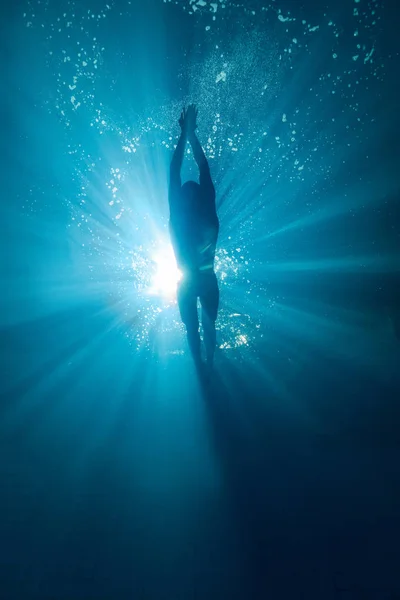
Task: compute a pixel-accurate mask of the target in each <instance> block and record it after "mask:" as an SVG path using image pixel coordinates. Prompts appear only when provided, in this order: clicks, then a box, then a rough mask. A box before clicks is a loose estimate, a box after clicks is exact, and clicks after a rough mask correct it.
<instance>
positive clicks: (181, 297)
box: [178, 280, 201, 363]
mask: <svg viewBox="0 0 400 600" xmlns="http://www.w3.org/2000/svg"><path fill="white" fill-rule="evenodd" d="M178 306H179V312H180V314H181V319H182V322H183V323H184V325H185V327H186V333H187V339H188V344H189V349H190V352H191V354H192V356H193V358H194V360H195V362H196V363H197V362H199V361H200V358H201V356H200V334H199V316H198V313H197V294H196V290H195V289H193V286H191V285H190V284H189V283H188V281H187V280H183V281H181V283H180V284H179V287H178Z"/></svg>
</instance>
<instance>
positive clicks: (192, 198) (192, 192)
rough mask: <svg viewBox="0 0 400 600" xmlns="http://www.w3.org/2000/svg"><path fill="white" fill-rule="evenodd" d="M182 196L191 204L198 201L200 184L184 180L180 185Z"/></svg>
mask: <svg viewBox="0 0 400 600" xmlns="http://www.w3.org/2000/svg"><path fill="white" fill-rule="evenodd" d="M182 196H183V199H184V200H185V201H186V202H190V203H191V204H193V205H196V204H198V202H199V201H200V185H199V184H198V183H196V182H195V181H186V183H184V184H183V186H182Z"/></svg>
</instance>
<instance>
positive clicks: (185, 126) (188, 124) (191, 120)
mask: <svg viewBox="0 0 400 600" xmlns="http://www.w3.org/2000/svg"><path fill="white" fill-rule="evenodd" d="M198 112H199V111H198V109H197V108H196V106H195V105H194V104H189V106H188V107H187V108H183V110H182V112H181V116H180V119H179V125H180V128H181V130H182V133H184V134H186V135H187V136H190V135H193V134H194V132H195V131H196V129H197V123H196V121H197V114H198Z"/></svg>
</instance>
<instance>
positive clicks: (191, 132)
mask: <svg viewBox="0 0 400 600" xmlns="http://www.w3.org/2000/svg"><path fill="white" fill-rule="evenodd" d="M197 112H198V111H197V109H196V107H195V106H194V105H193V104H191V105H190V106H189V107H188V110H187V131H188V139H189V142H190V145H191V147H192V150H193V155H194V159H195V161H196V163H197V166H198V167H199V171H200V186H201V187H203V188H207V189H208V190H209V191H210V192H211V193H213V194H214V195H215V190H214V185H213V182H212V179H211V174H210V167H209V165H208V161H207V158H206V155H205V154H204V150H203V148H202V146H201V144H200V142H199V139H198V137H197V135H196V129H197V124H196V119H197Z"/></svg>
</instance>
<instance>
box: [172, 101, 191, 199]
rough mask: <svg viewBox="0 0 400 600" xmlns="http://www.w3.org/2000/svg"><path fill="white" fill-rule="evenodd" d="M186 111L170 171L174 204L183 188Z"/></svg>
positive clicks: (182, 118) (183, 115)
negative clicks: (182, 171) (182, 172)
mask: <svg viewBox="0 0 400 600" xmlns="http://www.w3.org/2000/svg"><path fill="white" fill-rule="evenodd" d="M185 115H186V111H185V109H183V111H182V114H181V118H180V119H179V125H180V127H181V135H180V137H179V140H178V144H177V146H176V148H175V150H174V154H173V155H172V160H171V165H170V170H169V203H170V206H171V201H172V202H173V200H174V198H176V194H178V193H179V190H180V188H181V185H182V184H181V169H182V163H183V156H184V153H185V147H186V142H187V131H186V124H185Z"/></svg>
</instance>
